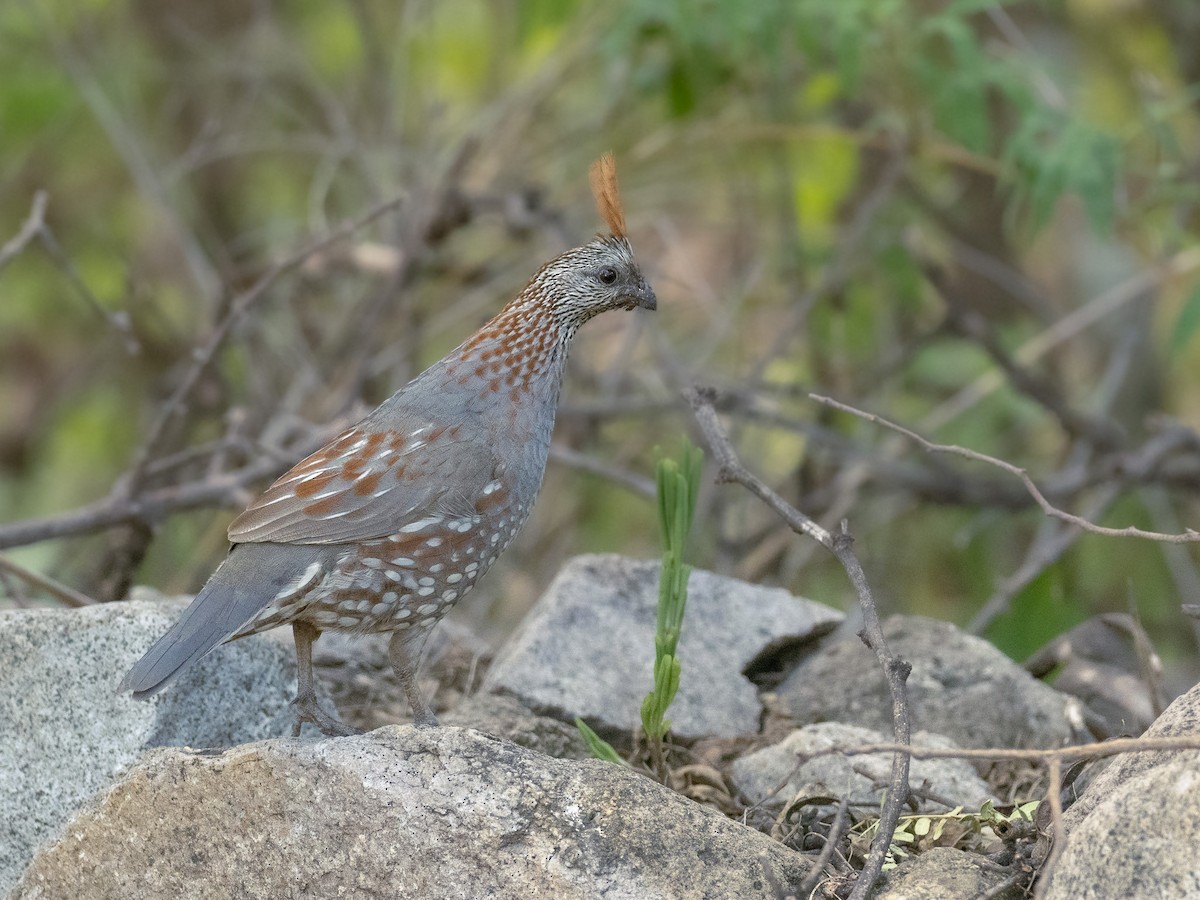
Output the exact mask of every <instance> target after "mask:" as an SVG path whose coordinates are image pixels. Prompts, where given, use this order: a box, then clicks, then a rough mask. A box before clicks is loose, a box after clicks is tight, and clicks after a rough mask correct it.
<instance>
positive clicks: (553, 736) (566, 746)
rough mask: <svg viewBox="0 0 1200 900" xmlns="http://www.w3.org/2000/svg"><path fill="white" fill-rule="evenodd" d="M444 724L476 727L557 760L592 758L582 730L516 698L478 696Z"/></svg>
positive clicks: (446, 716) (446, 717)
mask: <svg viewBox="0 0 1200 900" xmlns="http://www.w3.org/2000/svg"><path fill="white" fill-rule="evenodd" d="M441 722H442V724H443V725H457V726H460V727H463V728H473V729H474V730H475V731H481V732H483V733H484V734H490V735H492V736H493V737H498V738H503V739H504V740H506V741H512V742H513V743H514V744H519V745H520V746H522V747H526V748H528V749H529V750H536V751H537V752H538V753H542V754H545V755H546V756H553V757H555V758H556V759H592V758H593V757H592V754H591V751H590V750H588V748H587V744H585V743H584V742H583V738H582V737H581V736H580V734H579V729H578V728H576V727H575V726H574V725H568V724H567V723H566V722H561V721H559V720H558V719H552V718H550V717H549V716H539V715H538V714H537V713H535V712H533V711H531V710H530V709H528V708H527V707H526V706H524V705H523V704H522V703H521V701H520V700H518V699H517V698H516V697H509V696H507V695H505V694H476V695H475V696H473V697H468V698H467V699H465V700H463V701H462V702H461V703H459V704H458V706H456V707H454V709H452V710H450V711H449V712H447V713H445V714H444V715H442V717H441Z"/></svg>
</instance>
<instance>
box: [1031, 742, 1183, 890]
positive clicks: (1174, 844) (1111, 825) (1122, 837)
mask: <svg viewBox="0 0 1200 900" xmlns="http://www.w3.org/2000/svg"><path fill="white" fill-rule="evenodd" d="M1197 756H1198V754H1196V753H1192V754H1191V758H1188V757H1187V756H1177V757H1176V758H1174V759H1171V760H1169V761H1167V762H1165V763H1162V764H1160V765H1156V766H1153V767H1152V768H1150V769H1147V770H1145V771H1142V772H1139V773H1138V774H1136V775H1134V776H1132V777H1130V778H1128V779H1127V780H1124V781H1122V782H1121V784H1120V785H1119V786H1118V787H1116V788H1115V789H1114V790H1113V791H1112V792H1111V793H1108V794H1105V795H1103V796H1102V797H1101V798H1100V799H1099V801H1098V802H1097V803H1096V804H1095V806H1094V807H1093V808H1092V809H1091V811H1090V812H1089V813H1088V815H1087V817H1086V818H1085V819H1083V820H1082V821H1081V822H1079V823H1078V824H1077V825H1076V826H1075V828H1073V829H1072V830H1071V832H1070V837H1069V839H1068V841H1067V846H1066V848H1065V849H1064V851H1063V854H1062V856H1061V857H1059V860H1058V863H1057V865H1056V866H1055V867H1054V870H1053V871H1052V872H1051V873H1049V875H1050V887H1049V889H1048V890H1047V892H1046V894H1045V897H1046V900H1141V898H1145V900H1156V898H1159V897H1200V857H1198V856H1197V850H1196V848H1197V847H1200V766H1198V765H1197ZM1093 787H1094V785H1093Z"/></svg>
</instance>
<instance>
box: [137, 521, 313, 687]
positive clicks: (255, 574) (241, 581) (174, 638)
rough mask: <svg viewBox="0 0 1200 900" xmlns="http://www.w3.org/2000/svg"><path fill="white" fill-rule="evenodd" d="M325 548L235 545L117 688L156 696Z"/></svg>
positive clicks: (230, 634)
mask: <svg viewBox="0 0 1200 900" xmlns="http://www.w3.org/2000/svg"><path fill="white" fill-rule="evenodd" d="M322 549H325V548H317V547H302V546H281V545H279V544H239V545H238V546H236V547H234V548H233V550H232V552H231V553H230V554H229V556H228V557H226V558H225V561H224V562H223V563H221V565H220V566H219V567H218V568H217V571H216V572H214V573H213V575H212V577H211V578H209V580H208V583H207V584H206V585H204V589H203V590H201V591H200V593H199V594H197V595H196V599H195V600H193V601H192V602H191V605H190V606H188V608H187V609H185V610H184V611H183V615H182V616H181V617H180V618H179V621H177V622H176V623H175V624H174V625H173V626H171V630H170V631H168V632H167V633H166V634H164V635H163V636H162V637H161V638H159V639H158V640H157V641H156V642H155V643H154V645H153V646H152V647H151V648H150V649H149V650H148V651H146V654H145V655H144V656H143V657H142V658H141V659H139V660H138V661H137V662H136V663H134V664H133V668H131V669H130V670H129V671H128V672H126V673H125V677H124V678H123V679H122V680H121V684H120V685H119V686H118V687H117V692H118V693H124V692H125V691H132V692H133V697H134V699H135V700H145V699H147V698H148V697H153V696H154V695H155V694H157V693H158V692H159V691H161V690H162V689H163V688H165V687H166V686H167V685H169V684H170V683H171V682H172V681H174V680H175V679H176V678H177V677H178V676H179V675H181V674H182V673H183V672H184V670H186V669H187V668H188V667H189V666H191V664H192V663H194V662H195V661H196V660H198V659H200V658H201V657H202V656H204V655H205V654H206V653H208V652H209V651H210V650H212V649H213V648H214V647H216V646H217V645H218V644H220V643H221V642H222V641H224V640H226V639H227V638H229V637H231V636H232V635H233V634H235V633H236V632H237V631H238V630H239V629H240V628H241V627H242V626H244V625H245V624H246V623H247V622H249V621H250V620H251V619H252V618H253V617H254V616H255V615H257V614H258V613H259V612H261V611H262V610H263V609H265V608H266V606H267V605H268V604H269V603H270V602H271V601H272V600H274V599H275V597H276V596H278V595H279V593H280V591H281V590H282V589H283V588H284V586H286V585H287V584H289V583H291V582H293V581H295V580H297V579H298V578H299V577H300V576H301V574H302V573H303V572H304V570H305V567H306V566H307V565H309V564H310V563H311V562H312V561H313V558H314V557H316V556H317V555H318V553H319V551H320V550H322ZM303 551H309V552H308V553H304V552H303Z"/></svg>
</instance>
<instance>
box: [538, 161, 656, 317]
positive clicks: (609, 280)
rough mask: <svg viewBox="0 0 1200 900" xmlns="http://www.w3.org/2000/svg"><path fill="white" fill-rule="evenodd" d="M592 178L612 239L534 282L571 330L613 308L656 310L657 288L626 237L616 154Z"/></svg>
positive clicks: (554, 265)
mask: <svg viewBox="0 0 1200 900" xmlns="http://www.w3.org/2000/svg"><path fill="white" fill-rule="evenodd" d="M589 178H590V181H591V185H592V194H593V195H594V196H595V198H596V207H597V208H598V209H599V211H600V217H601V218H602V219H604V221H605V223H606V224H607V225H608V227H609V230H610V231H611V234H608V235H597V236H596V237H595V238H594V239H593V240H591V241H589V242H588V243H586V244H584V245H583V246H582V247H576V248H575V249H574V250H569V251H567V252H566V253H564V254H563V255H562V256H559V257H558V258H557V259H554V260H552V261H551V262H550V263H549V264H547V265H546V266H545V267H544V268H543V269H542V271H541V272H539V273H538V277H537V278H535V279H534V281H535V283H537V282H539V281H540V282H541V287H543V288H545V289H547V294H548V295H549V296H551V297H553V298H555V312H556V313H557V314H558V316H559V319H560V321H563V322H564V323H565V324H567V325H568V326H572V327H574V326H578V325H579V324H581V323H582V322H585V321H587V320H588V319H590V318H591V317H592V316H594V315H596V314H597V313H601V312H604V311H605V310H609V309H637V308H639V307H640V308H641V309H656V308H657V307H658V300H657V298H656V297H655V296H654V289H653V288H651V287H650V284H649V282H647V281H646V277H645V276H644V275H642V272H641V269H639V268H638V264H637V262H635V261H634V258H633V248H632V247H631V246H630V245H629V238H628V237H627V235H626V233H625V211H624V209H623V208H622V207H621V193H620V190H619V189H618V187H617V168H616V163H615V162H614V161H613V157H612V154H611V153H606V154H604V156H602V157H600V159H598V160H596V162H595V163H593V164H592V167H591V171H590V172H589Z"/></svg>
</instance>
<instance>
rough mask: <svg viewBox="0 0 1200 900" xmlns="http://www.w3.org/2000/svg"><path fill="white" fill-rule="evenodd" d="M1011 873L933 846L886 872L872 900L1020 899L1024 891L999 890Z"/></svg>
mask: <svg viewBox="0 0 1200 900" xmlns="http://www.w3.org/2000/svg"><path fill="white" fill-rule="evenodd" d="M1010 874H1011V873H1010V872H1009V871H1008V870H1006V869H1002V868H1000V867H999V866H997V865H994V864H992V863H990V862H988V860H987V859H985V858H984V857H981V856H979V855H978V854H976V853H967V852H965V851H963V850H956V849H954V848H953V847H934V848H933V849H931V850H926V851H925V852H924V853H921V854H919V855H917V856H913V857H910V858H909V859H906V860H904V862H902V863H900V865H898V866H897V867H896V868H895V869H892V870H891V871H890V872H885V873H884V876H883V879H882V880H881V881H880V882H879V884H877V885H876V886H875V893H874V894H873V895H872V897H873V900H959V898H962V900H968V898H975V897H990V898H992V900H1021V898H1023V897H1024V896H1025V892H1024V891H1023V890H1021V888H1020V887H1018V886H1016V885H1013V886H1011V887H1008V888H1004V889H1001V888H1000V886H1001V885H1002V884H1003V883H1004V882H1005V881H1007V880H1008V879H1009V876H1010ZM990 891H999V893H989V892H990Z"/></svg>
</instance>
